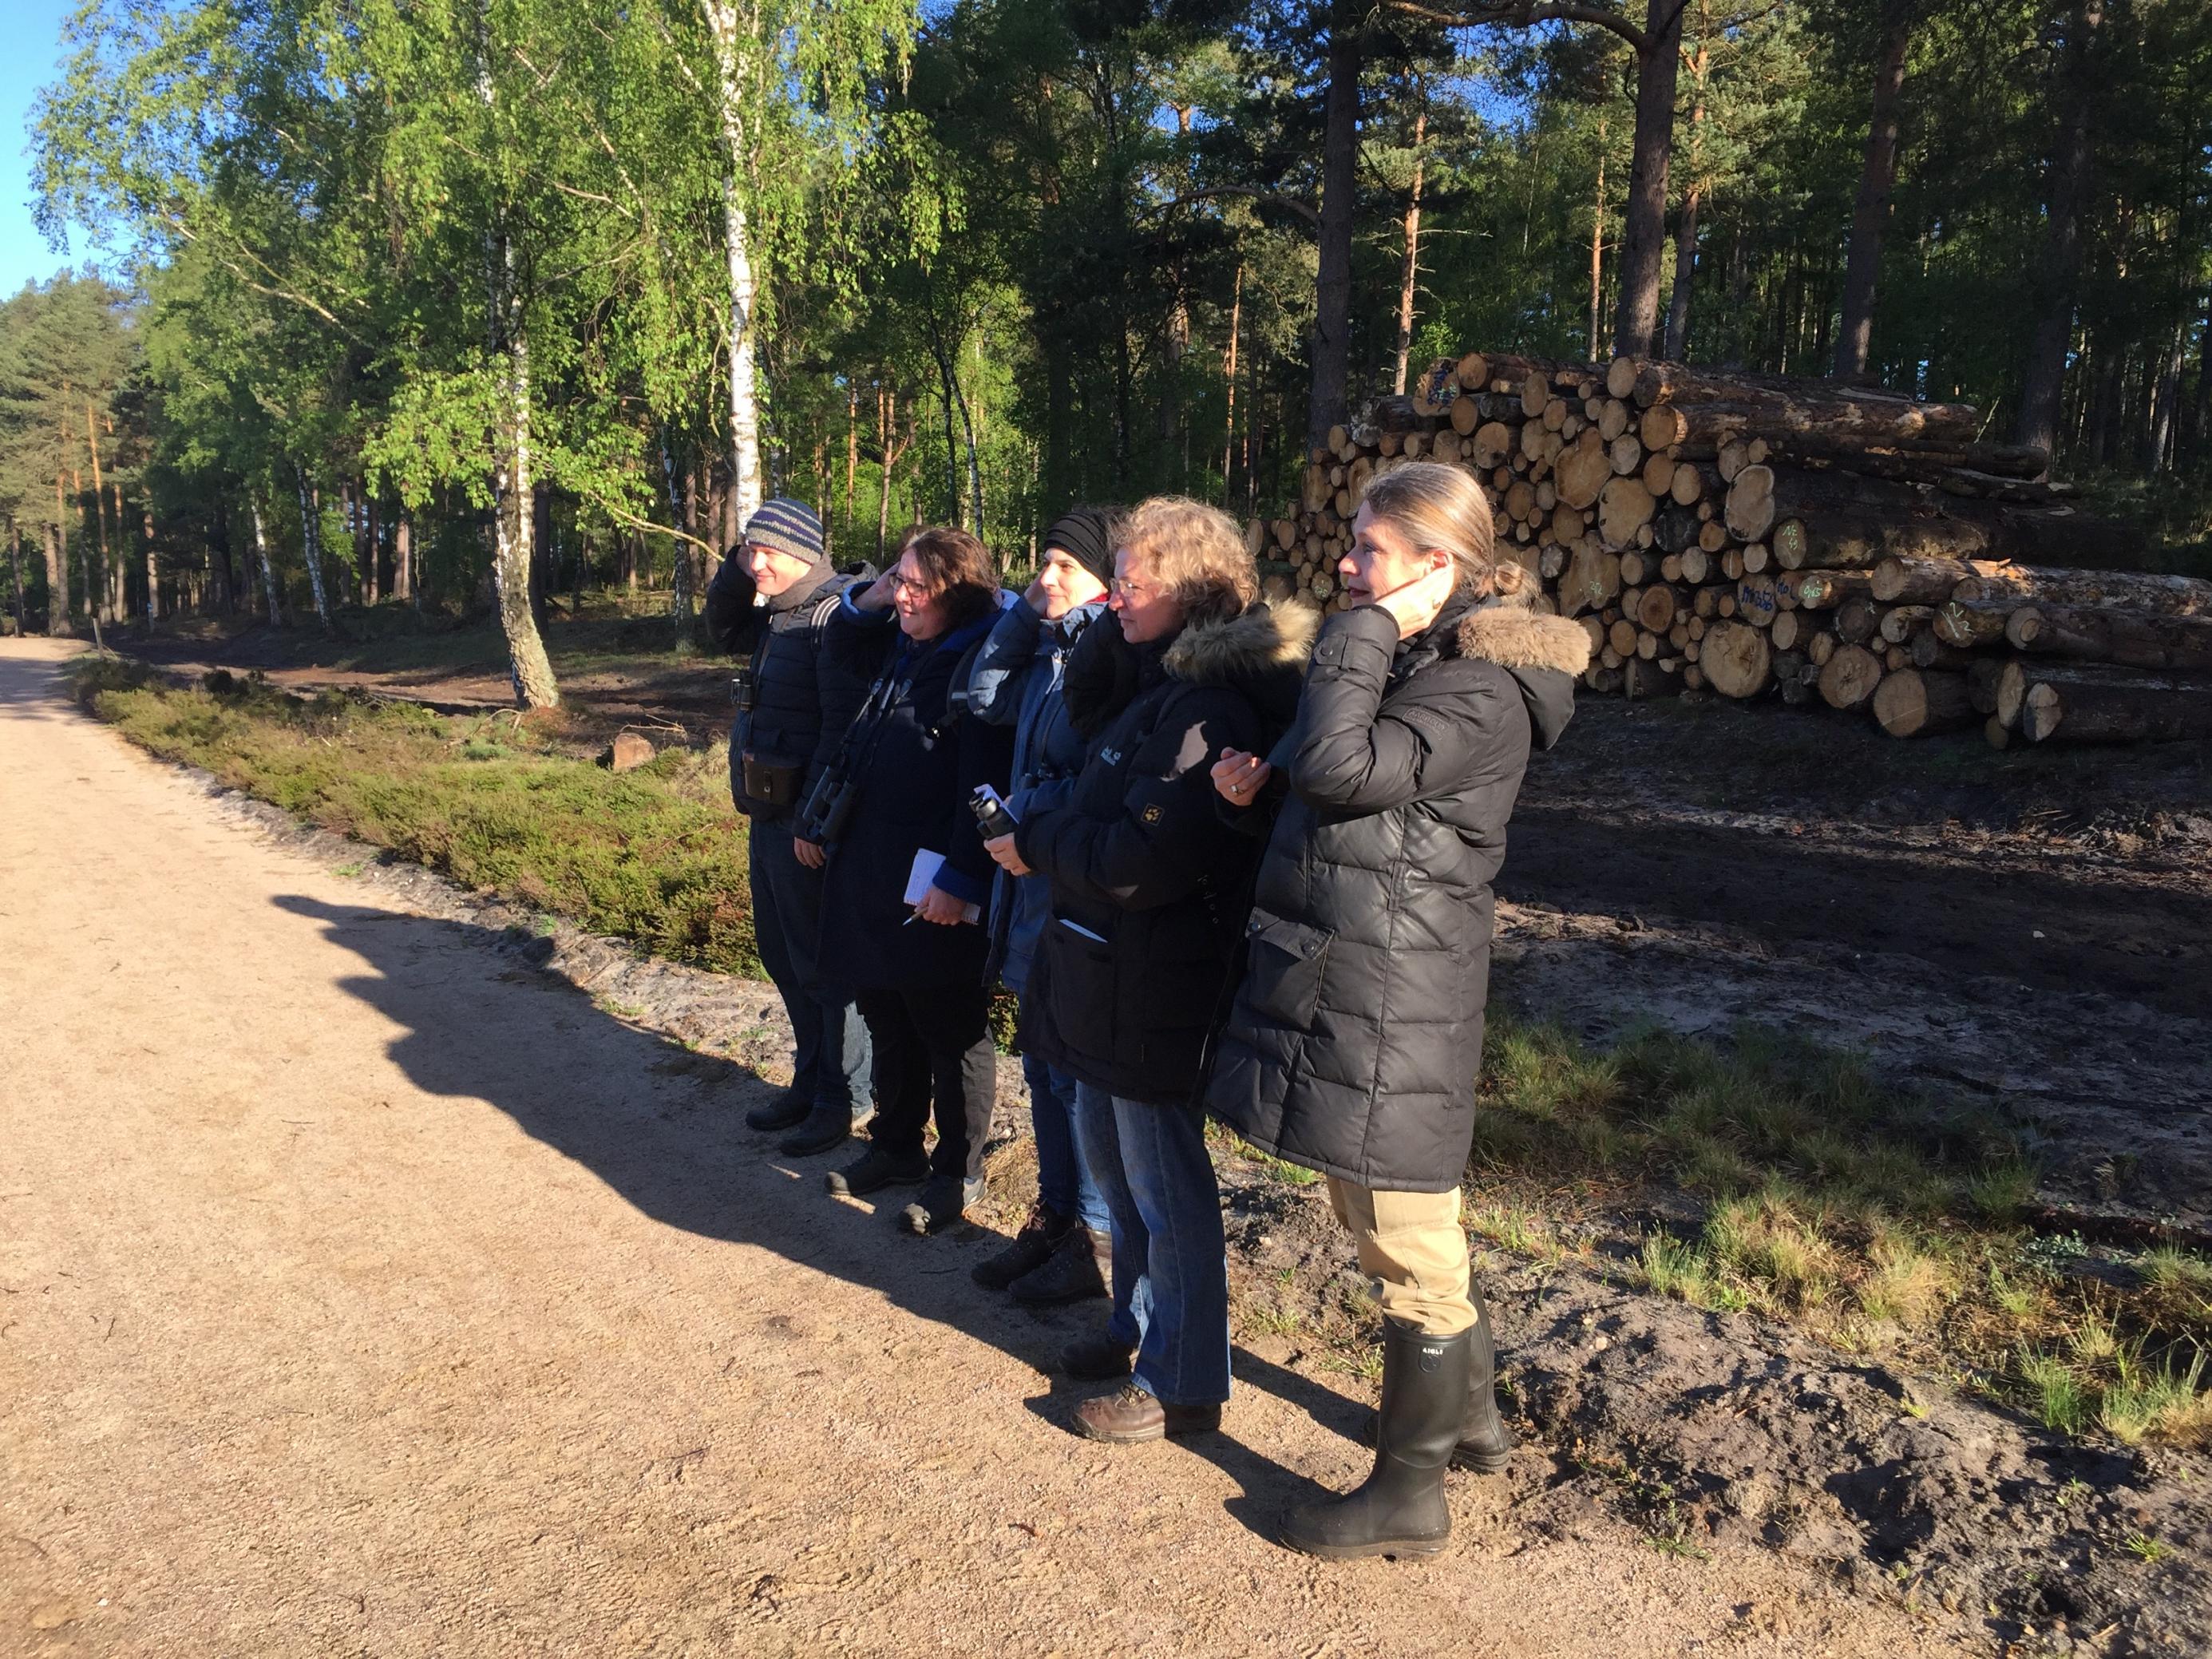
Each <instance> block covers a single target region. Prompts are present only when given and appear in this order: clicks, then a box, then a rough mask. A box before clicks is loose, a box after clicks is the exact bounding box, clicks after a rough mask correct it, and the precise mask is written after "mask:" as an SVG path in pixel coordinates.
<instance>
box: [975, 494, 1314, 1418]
mask: <svg viewBox="0 0 2212 1659" xmlns="http://www.w3.org/2000/svg"><path fill="white" fill-rule="evenodd" d="M1109 605H1110V607H1111V611H1112V615H1110V616H1109V617H1103V618H1101V619H1100V620H1099V621H1098V622H1097V623H1095V624H1094V625H1093V626H1092V627H1091V628H1090V629H1087V630H1086V631H1085V634H1084V635H1083V637H1082V639H1081V640H1080V641H1078V643H1077V645H1076V647H1075V649H1074V650H1073V653H1071V654H1070V656H1069V659H1068V664H1067V670H1066V677H1065V680H1064V682H1063V696H1065V697H1066V704H1067V714H1068V718H1069V719H1070V720H1072V721H1073V723H1074V725H1075V726H1076V728H1077V729H1078V730H1079V731H1080V732H1083V733H1084V735H1085V740H1086V743H1087V744H1088V748H1087V754H1086V758H1085V762H1084V765H1083V770H1082V773H1081V774H1080V775H1079V776H1078V777H1077V779H1076V781H1075V783H1074V787H1073V789H1072V790H1070V791H1069V792H1067V793H1066V798H1065V799H1061V800H1059V801H1056V802H1054V803H1053V804H1051V805H1049V806H1048V807H1047V808H1046V809H1045V810H1042V811H1032V812H1031V813H1030V815H1029V816H1028V817H1024V818H1023V819H1022V821H1021V823H1020V825H1019V827H1018V829H1016V830H1015V831H1014V832H1013V833H1012V835H1009V836H1005V837H1002V838H1000V839H999V840H996V841H993V842H988V843H987V849H988V850H989V852H990V854H991V855H992V856H993V857H994V858H995V859H997V860H999V861H1000V864H1001V865H1002V866H1004V867H1005V868H1006V869H1007V870H1008V871H1009V872H1012V873H1013V874H1015V875H1018V876H1023V875H1028V874H1030V873H1032V872H1035V873H1037V874H1040V875H1042V876H1045V877H1047V878H1049V879H1050V881H1051V883H1052V913H1051V919H1050V920H1049V921H1048V922H1047V923H1046V925H1045V927H1044V932H1043V934H1042V938H1041V939H1039V941H1038V944H1037V948H1036V957H1035V960H1034V963H1033V964H1032V966H1031V968H1030V982H1029V987H1028V991H1027V994H1025V995H1024V998H1023V1002H1022V1028H1021V1030H1022V1041H1023V1045H1024V1049H1025V1050H1026V1052H1028V1053H1030V1054H1035V1055H1036V1056H1037V1057H1038V1058H1039V1059H1040V1060H1042V1061H1043V1062H1044V1063H1045V1064H1046V1065H1048V1066H1051V1067H1052V1068H1053V1069H1054V1071H1056V1072H1060V1073H1063V1074H1064V1075H1066V1076H1068V1077H1071V1078H1073V1079H1075V1085H1076V1090H1075V1095H1076V1111H1075V1116H1076V1133H1078V1135H1079V1136H1080V1137H1081V1139H1082V1144H1083V1155H1084V1161H1085V1164H1086V1165H1087V1166H1088V1168H1089V1169H1090V1170H1091V1176H1092V1178H1093V1179H1094V1180H1096V1181H1097V1183H1098V1189H1099V1192H1100V1193H1101V1194H1102V1195H1103V1197H1104V1198H1105V1200H1106V1204H1107V1208H1108V1210H1109V1212H1110V1214H1111V1217H1112V1221H1113V1228H1112V1231H1113V1245H1112V1249H1113V1264H1114V1304H1115V1308H1114V1319H1113V1320H1112V1322H1110V1323H1109V1327H1108V1328H1107V1330H1106V1332H1105V1333H1103V1334H1102V1335H1100V1336H1097V1337H1095V1338H1092V1339H1091V1340H1086V1341H1083V1342H1079V1343H1076V1344H1073V1345H1071V1346H1070V1347H1069V1349H1068V1350H1067V1352H1066V1354H1064V1355H1063V1356H1062V1361H1061V1363H1062V1365H1063V1367H1064V1368H1065V1369H1066V1370H1068V1371H1069V1372H1070V1373H1071V1374H1073V1375H1076V1376H1082V1377H1085V1378H1089V1379H1095V1380H1100V1381H1103V1380H1106V1379H1109V1378H1110V1377H1114V1376H1119V1375H1121V1373H1122V1372H1124V1371H1127V1372H1130V1373H1131V1376H1130V1381H1129V1383H1127V1385H1126V1386H1124V1387H1122V1388H1121V1389H1117V1390H1115V1392H1113V1393H1110V1394H1104V1395H1099V1396H1098V1397H1097V1398H1095V1399H1091V1400H1086V1401H1083V1402H1082V1403H1081V1404H1080V1405H1079V1406H1078V1407H1076V1425H1077V1427H1078V1428H1079V1430H1080V1431H1082V1432H1083V1433H1085V1434H1086V1435H1088V1436H1090V1437H1091V1438H1093V1439H1097V1440H1104V1441H1109V1442H1112V1443H1127V1442H1132V1441H1139V1440H1153V1439H1158V1438H1160V1437H1163V1436H1177V1435H1187V1434H1196V1433H1202V1432H1205V1431H1209V1430H1212V1429H1213V1428H1215V1427H1217V1426H1218V1425H1219V1423H1220V1420H1221V1407H1222V1402H1223V1401H1225V1400H1227V1399H1228V1397H1229V1382H1230V1377H1229V1282H1228V1274H1227V1269H1226V1267H1225V1262H1224V1260H1223V1241H1222V1231H1221V1195H1220V1191H1219V1189H1218V1187H1217V1185H1216V1184H1215V1181H1214V1176H1213V1166H1212V1162H1211V1160H1210V1159H1209V1158H1208V1156H1207V1153H1206V1118H1205V1112H1204V1109H1203V1106H1202V1103H1201V1102H1200V1099H1199V1077H1200V1063H1201V1060H1202V1059H1203V1056H1204V1052H1205V1047H1206V1036H1207V1033H1208V1030H1209V1028H1210V1026H1211V1025H1212V1023H1213V1021H1214V1019H1215V1018H1217V1017H1218V1013H1219V1011H1220V1009H1221V1006H1222V1005H1223V1003H1224V1002H1225V1000H1226V994H1227V992H1228V989H1229V984H1230V977H1231V973H1232V971H1233V967H1234V963H1235V960H1236V956H1237V928H1238V924H1239V923H1240V921H1242V919H1243V894H1244V892H1245V890H1246V888H1247V886H1248V884H1249V879H1250V876H1251V872H1252V867H1253V865H1254V863H1255V860H1256V854H1257V850H1258V849H1257V848H1256V847H1255V844H1254V843H1253V842H1252V841H1251V840H1250V839H1249V838H1248V837H1245V836H1240V835H1238V834H1237V832H1236V829H1234V827H1232V826H1231V825H1230V824H1228V823H1224V822H1223V821H1222V817H1221V814H1220V812H1219V811H1218V810H1217V805H1216V803H1215V801H1214V799H1213V791H1212V781H1211V776H1210V772H1211V768H1212V763H1213V762H1214V761H1215V760H1216V759H1217V758H1218V757H1219V756H1221V755H1222V754H1223V753H1224V752H1225V751H1231V750H1243V749H1246V748H1254V747H1261V746H1264V745H1265V744H1267V743H1268V742H1269V741H1271V740H1272V739H1273V737H1274V735H1275V734H1276V733H1278V732H1281V731H1282V729H1283V728H1284V726H1285V725H1286V724H1287V723H1288V721H1289V718H1290V714H1291V709H1292V708H1294V707H1295V706H1296V703H1297V688H1298V677H1299V668H1300V665H1302V664H1303V663H1304V659H1305V652H1306V648H1307V647H1308V645H1309V643H1310V641H1311V638H1312V620H1313V613H1312V612H1311V611H1307V610H1301V609H1300V608H1298V607H1297V606H1283V607H1280V608H1275V607H1270V606H1268V605H1264V604H1261V603H1260V602H1259V580H1258V573H1257V572H1256V570H1255V568H1254V565H1253V562H1252V556H1251V555H1250V554H1249V553H1248V552H1246V551H1245V550H1244V539H1243V534H1242V532H1239V531H1238V529H1237V524H1236V521H1235V520H1232V519H1231V518H1229V517H1228V515H1227V514H1225V513H1222V512H1220V511H1218V509H1216V508H1214V507H1206V506H1204V505H1202V504H1200V502H1197V501H1185V500H1181V499H1178V498H1176V497H1172V496H1164V497H1156V498H1154V499H1153V500H1152V501H1146V502H1145V503H1144V504H1143V505H1142V506H1140V507H1138V508H1137V509H1136V510H1135V511H1134V512H1133V513H1131V514H1130V515H1129V516H1128V518H1127V520H1125V521H1124V523H1123V525H1122V526H1121V545H1120V546H1119V548H1118V549H1117V550H1116V551H1115V574H1114V582H1113V586H1112V588H1111V590H1110V592H1109ZM1131 1332H1133V1333H1134V1334H1135V1336H1136V1344H1135V1349H1134V1352H1132V1351H1131V1349H1130V1347H1129V1346H1128V1345H1127V1341H1126V1340H1125V1339H1126V1337H1127V1334H1129V1333H1131Z"/></svg>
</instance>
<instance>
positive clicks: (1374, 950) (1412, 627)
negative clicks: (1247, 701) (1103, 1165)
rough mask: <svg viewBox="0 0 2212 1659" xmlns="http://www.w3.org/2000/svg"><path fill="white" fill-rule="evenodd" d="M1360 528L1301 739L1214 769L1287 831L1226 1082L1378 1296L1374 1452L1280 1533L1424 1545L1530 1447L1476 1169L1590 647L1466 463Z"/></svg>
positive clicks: (1279, 844)
mask: <svg viewBox="0 0 2212 1659" xmlns="http://www.w3.org/2000/svg"><path fill="white" fill-rule="evenodd" d="M1352 530H1353V538H1354V539H1353V542H1352V549H1351V550H1350V551H1349V552H1348V553H1346V555H1345V556H1344V558H1343V560H1342V561H1341V562H1340V571H1341V573H1342V574H1343V576H1344V579H1345V588H1346V592H1347V593H1348V594H1349V595H1350V596H1351V598H1352V609H1350V610H1348V611H1344V612H1343V613H1342V614H1340V615H1339V616H1336V617H1332V618H1331V619H1330V620H1329V623H1328V626H1327V627H1326V628H1325V629H1322V635H1321V638H1320V641H1319V642H1318V643H1317V644H1316V647H1315V649H1314V655H1313V665H1312V667H1311V668H1310V669H1309V670H1308V671H1307V673H1306V683H1305V690H1304V694H1303V696H1301V697H1300V699H1299V703H1298V715H1297V726H1296V728H1295V730H1294V731H1293V732H1291V735H1290V736H1289V737H1287V738H1285V739H1284V741H1283V742H1282V744H1280V745H1279V747H1278V749H1277V750H1276V751H1275V753H1274V754H1273V755H1272V756H1271V757H1268V758H1267V759H1261V757H1260V755H1259V753H1258V752H1256V751H1255V752H1242V753H1237V754H1232V755H1229V756H1226V757H1223V758H1222V760H1221V761H1220V762H1219V763H1218V764H1217V765H1216V766H1215V767H1214V768H1213V779H1214V782H1215V786H1216V787H1217V788H1218V791H1219V793H1220V795H1221V798H1222V799H1223V800H1224V801H1225V803H1226V804H1227V807H1228V810H1229V811H1231V814H1232V815H1233V816H1237V817H1248V816H1249V817H1250V818H1252V819H1253V820H1254V828H1255V832H1256V831H1260V830H1263V829H1266V823H1267V815H1269V814H1273V829H1272V832H1271V833H1269V834H1268V839H1267V854H1266V856H1265V858H1264V859H1263V860H1261V867H1260V874H1259V880H1258V882H1257V884H1256V885H1255V888H1254V891H1253V908H1252V911H1251V915H1250V919H1249V922H1248V924H1247V941H1248V944H1249V948H1250V957H1249V962H1248V963H1247V966H1246V969H1245V973H1244V977H1243V982H1242V983H1241V984H1240V986H1239V987H1238V988H1237V998H1236V1002H1235V1005H1234V1006H1233V1008H1232V1009H1231V1013H1230V1017H1229V1019H1228V1023H1227V1026H1226V1029H1225V1030H1224V1032H1223V1034H1222V1036H1221V1039H1220V1042H1219V1044H1218V1050H1217V1053H1216V1056H1215V1061H1214V1066H1213V1071H1212V1082H1211V1085H1210V1087H1209V1091H1208V1102H1209V1103H1210V1104H1211V1106H1212V1109H1213V1111H1214V1112H1215V1114H1216V1115H1218V1116H1219V1117H1221V1118H1223V1119H1224V1120H1225V1121H1227V1122H1229V1123H1230V1124H1231V1125H1232V1126H1233V1127H1235V1128H1236V1129H1237V1131H1238V1132H1239V1133H1242V1134H1243V1136H1244V1138H1245V1139H1247V1140H1249V1141H1250V1142H1251V1143H1252V1144H1253V1145H1254V1146H1258V1147H1260V1148H1261V1150H1262V1151H1264V1152H1271V1153H1273V1155H1274V1156H1276V1157H1278V1158H1282V1159H1284V1160H1285V1162H1287V1163H1291V1164H1298V1165H1300V1166H1302V1167H1303V1168H1305V1169H1309V1170H1319V1171H1320V1172H1321V1173H1322V1174H1323V1175H1325V1176H1328V1193H1329V1201H1330V1203H1331V1205H1332V1206H1334V1209H1335V1211H1336V1214H1337V1217H1338V1218H1339V1219H1340V1221H1342V1222H1343V1224H1344V1225H1345V1226H1346V1229H1348V1230H1349V1231H1350V1232H1351V1234H1352V1242H1353V1244H1354V1247H1355V1248H1356V1249H1357V1250H1358V1257H1359V1266H1360V1270H1361V1271H1362V1272H1363V1273H1365V1274H1366V1275H1367V1276H1368V1277H1369V1278H1370V1279H1371V1280H1373V1281H1374V1282H1375V1283H1376V1285H1378V1286H1379V1288H1380V1294H1381V1299H1382V1304H1383V1404H1382V1410H1381V1412H1380V1413H1379V1415H1378V1418H1377V1431H1376V1457H1375V1466H1374V1470H1373V1472H1372V1473H1371V1474H1370V1475H1369V1476H1368V1478H1367V1480H1366V1481H1365V1483H1364V1484H1363V1485H1362V1486H1360V1487H1359V1488H1358V1490H1357V1491H1355V1492H1352V1493H1350V1494H1349V1495H1348V1496H1346V1497H1343V1498H1334V1499H1331V1500H1328V1501H1327V1502H1323V1503H1319V1504H1307V1505H1304V1506H1303V1507H1301V1508H1299V1509H1297V1510H1293V1511H1292V1512H1291V1514H1290V1516H1288V1517H1287V1518H1286V1520H1285V1523H1284V1527H1283V1540H1284V1541H1285V1543H1287V1544H1289V1545H1290V1546H1291V1547H1293V1548H1295V1549H1299V1550H1303V1551H1305V1552H1307V1553H1310V1554H1314V1555H1320V1556H1329V1557H1338V1556H1359V1555H1428V1554H1433V1553H1435V1552H1436V1551H1437V1550H1439V1549H1441V1548H1442V1547H1443V1543H1444V1540H1445V1538H1446V1536H1447V1535H1448V1534H1449V1532H1450V1530H1451V1516H1450V1513H1449V1510H1446V1508H1445V1507H1444V1501H1443V1476H1444V1469H1445V1467H1446V1465H1447V1464H1448V1463H1450V1462H1462V1463H1465V1464H1467V1465H1468V1466H1469V1467H1472V1468H1477V1469H1480V1470H1485V1471H1494V1470H1497V1469H1499V1468H1504V1464H1505V1461H1506V1457H1507V1455H1508V1454H1509V1453H1510V1451H1511V1450H1512V1449H1513V1437H1512V1435H1511V1433H1510V1431H1508V1430H1507V1429H1506V1427H1505V1425H1504V1423H1503V1422H1502V1421H1501V1420H1500V1419H1499V1417H1498V1403H1497V1399H1496V1396H1495V1394H1494V1392H1493V1389H1492V1350H1491V1340H1490V1322H1489V1318H1488V1315H1487V1313H1486V1310H1485V1309H1484V1307H1483V1305H1482V1299H1481V1297H1480V1293H1479V1292H1478V1291H1476V1290H1475V1288H1474V1284H1473V1282H1472V1280H1471V1277H1470V1273H1469V1264H1468V1248H1467V1233H1466V1231H1465V1230H1464V1229H1463V1228H1462V1226H1461V1225H1460V1194H1459V1185H1460V1180H1461V1176H1462V1172H1463V1171H1464V1170H1465V1169H1466V1167H1467V1158H1468V1146H1469V1144H1470V1141H1471V1139H1472V1138H1473V1133H1474V1089H1475V1079H1476V1077H1477V1074H1478V1073H1480V1069H1481V1066H1482V1016H1483V1005H1484V1002H1485V1000H1486V995H1487V990H1488V981H1489V966H1490V933H1491V892H1490V883H1491V879H1492V878H1493V877H1494V876H1496V874H1497V873H1498V865H1499V863H1500V862H1501V861H1502V860H1504V856H1505V825H1506V820H1507V819H1508V818H1510V817H1511V816H1512V812H1513V803H1514V800H1515V799H1516V796H1517V795H1518V794H1519V793H1520V788H1521V775H1522V770H1523V769H1524V768H1525V767H1526V766H1527V764H1528V754H1529V750H1530V749H1531V747H1532V746H1534V745H1541V746H1542V747H1544V748H1549V747H1550V746H1551V745H1552V744H1553V743H1554V742H1556V741H1557V740H1558V738H1559V733H1560V732H1561V731H1562V730H1563V729H1564V728H1565V726H1566V723H1567V721H1568V720H1569V718H1570V717H1571V715H1572V714H1573V713H1574V677H1575V676H1576V675H1577V674H1579V673H1580V672H1581V671H1583V668H1584V667H1585V666H1586V665H1587V664H1588V662H1589V640H1588V637H1587V636H1586V635H1584V634H1583V630H1582V629H1581V628H1580V627H1579V626H1578V625H1577V624H1576V623H1571V622H1568V621H1565V619H1563V618H1561V617H1552V616H1544V615H1540V614H1538V613H1537V612H1536V611H1533V610H1532V609H1530V608H1529V602H1530V599H1531V597H1532V596H1531V594H1530V592H1529V590H1530V588H1531V586H1532V583H1531V582H1530V580H1529V579H1528V575H1527V574H1526V572H1525V571H1524V570H1523V569H1522V567H1521V566H1520V565H1518V564H1516V563H1514V562H1512V561H1510V559H1509V560H1504V561H1500V560H1498V559H1497V558H1496V557H1495V556H1494V553H1493V550H1492V548H1493V543H1492V523H1491V516H1490V506H1489V502H1488V501H1487V500H1486V498H1485V497H1484V495H1483V493H1482V487H1481V486H1480V484H1478V483H1476V482H1475V481H1474V478H1473V477H1471V476H1470V475H1469V474H1468V473H1465V472H1462V471H1460V470H1459V469H1458V468H1457V467H1452V466H1440V465H1435V464H1433V463H1427V462H1416V463H1413V464H1411V465H1405V466H1401V467H1400V468H1398V469H1397V470H1395V471H1392V472H1389V473H1386V474H1384V475H1383V476H1382V477H1377V478H1376V480H1375V481H1374V483H1372V484H1370V486H1369V488H1368V489H1367V493H1366V496H1365V498H1364V501H1362V503H1361V506H1360V508H1359V513H1358V517H1357V518H1356V519H1354V520H1353V521H1352Z"/></svg>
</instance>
